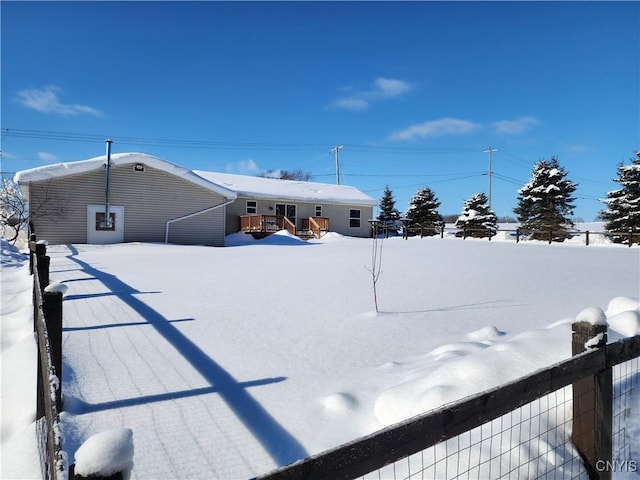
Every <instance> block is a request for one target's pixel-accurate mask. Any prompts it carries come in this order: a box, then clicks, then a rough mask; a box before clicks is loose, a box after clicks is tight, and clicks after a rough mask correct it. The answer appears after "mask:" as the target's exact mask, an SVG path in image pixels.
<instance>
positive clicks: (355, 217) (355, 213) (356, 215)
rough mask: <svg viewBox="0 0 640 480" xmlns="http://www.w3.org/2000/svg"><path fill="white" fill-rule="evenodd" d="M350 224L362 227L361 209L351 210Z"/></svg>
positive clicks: (354, 226) (353, 226)
mask: <svg viewBox="0 0 640 480" xmlns="http://www.w3.org/2000/svg"><path fill="white" fill-rule="evenodd" d="M349 226H350V227H352V228H360V210H353V209H352V210H349Z"/></svg>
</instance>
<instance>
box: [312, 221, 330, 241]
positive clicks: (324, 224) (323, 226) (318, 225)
mask: <svg viewBox="0 0 640 480" xmlns="http://www.w3.org/2000/svg"><path fill="white" fill-rule="evenodd" d="M309 230H311V231H312V232H313V234H314V235H315V236H316V237H318V238H320V237H321V236H322V234H323V233H327V232H328V231H329V217H309Z"/></svg>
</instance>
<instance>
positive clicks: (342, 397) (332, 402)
mask: <svg viewBox="0 0 640 480" xmlns="http://www.w3.org/2000/svg"><path fill="white" fill-rule="evenodd" d="M322 403H323V405H324V408H325V409H327V410H328V411H330V412H332V413H346V412H349V411H351V410H353V409H355V408H356V407H357V406H358V404H359V402H358V399H357V398H356V397H354V396H353V395H352V394H350V393H345V392H339V393H334V394H333V395H329V396H328V397H325V399H324V401H323V402H322Z"/></svg>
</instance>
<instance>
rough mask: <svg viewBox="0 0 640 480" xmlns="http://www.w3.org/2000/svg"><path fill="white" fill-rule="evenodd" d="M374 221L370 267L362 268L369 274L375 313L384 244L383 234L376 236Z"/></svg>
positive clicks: (377, 311)
mask: <svg viewBox="0 0 640 480" xmlns="http://www.w3.org/2000/svg"><path fill="white" fill-rule="evenodd" d="M377 227H378V226H377V225H376V222H374V225H373V237H372V238H373V244H372V247H371V268H369V267H368V266H366V265H365V266H364V268H365V269H366V270H367V271H368V272H369V273H370V274H371V282H372V285H373V304H374V305H375V307H376V313H379V310H378V289H377V284H378V279H379V278H380V274H381V273H382V269H381V268H382V247H383V246H384V236H383V237H382V238H378V234H377V230H378V228H377Z"/></svg>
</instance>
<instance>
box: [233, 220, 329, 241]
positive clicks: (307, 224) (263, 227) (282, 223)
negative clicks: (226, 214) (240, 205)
mask: <svg viewBox="0 0 640 480" xmlns="http://www.w3.org/2000/svg"><path fill="white" fill-rule="evenodd" d="M301 224H302V227H301V228H300V229H298V228H297V227H296V226H295V225H294V223H293V222H292V221H291V220H289V219H288V218H287V217H285V216H283V215H240V230H241V231H242V232H245V233H251V234H253V235H254V236H256V237H265V236H267V235H270V234H272V233H275V232H277V231H279V230H288V231H289V232H290V233H291V234H292V235H296V236H298V237H300V238H304V239H308V238H314V237H315V238H320V237H322V235H324V234H325V233H327V232H328V231H329V218H328V217H309V218H303V219H302V221H301Z"/></svg>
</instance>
